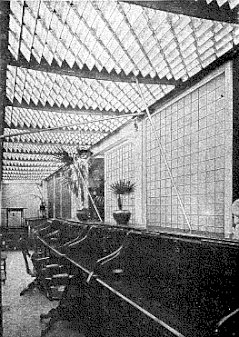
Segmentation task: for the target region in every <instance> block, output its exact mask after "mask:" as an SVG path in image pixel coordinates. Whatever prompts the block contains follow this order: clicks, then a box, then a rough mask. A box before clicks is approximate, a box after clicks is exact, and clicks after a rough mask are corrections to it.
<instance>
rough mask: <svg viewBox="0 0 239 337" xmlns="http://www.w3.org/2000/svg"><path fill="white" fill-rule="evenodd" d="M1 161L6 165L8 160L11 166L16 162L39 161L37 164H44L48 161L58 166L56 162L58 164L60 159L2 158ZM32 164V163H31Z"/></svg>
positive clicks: (20, 163) (47, 163)
mask: <svg viewBox="0 0 239 337" xmlns="http://www.w3.org/2000/svg"><path fill="white" fill-rule="evenodd" d="M3 162H4V165H8V164H7V163H6V162H10V163H9V164H10V165H11V164H13V166H14V165H15V164H16V165H18V164H19V165H22V164H24V165H25V163H31V164H33V163H36V164H37V163H39V164H43V163H44V164H46V165H49V163H51V164H56V165H55V166H58V164H60V161H57V160H39V159H38V160H36V159H25V158H10V159H8V158H4V159H3ZM33 166H34V165H33Z"/></svg>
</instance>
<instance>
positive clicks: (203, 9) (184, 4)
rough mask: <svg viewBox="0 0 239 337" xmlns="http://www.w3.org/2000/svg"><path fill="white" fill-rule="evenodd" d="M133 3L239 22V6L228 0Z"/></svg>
mask: <svg viewBox="0 0 239 337" xmlns="http://www.w3.org/2000/svg"><path fill="white" fill-rule="evenodd" d="M119 1H120V2H127V3H129V4H131V5H139V6H142V7H148V8H151V9H156V10H160V11H164V12H170V13H175V14H183V15H187V16H192V17H196V18H200V19H207V20H212V21H221V22H229V23H236V24H238V23H239V17H238V13H239V6H236V7H235V8H234V9H231V8H230V6H229V4H228V2H226V3H225V4H223V5H222V6H219V5H218V4H217V2H216V1H212V2H211V3H210V4H207V2H206V0H198V1H195V0H155V1H128V0H119Z"/></svg>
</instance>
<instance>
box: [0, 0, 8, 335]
mask: <svg viewBox="0 0 239 337" xmlns="http://www.w3.org/2000/svg"><path fill="white" fill-rule="evenodd" d="M9 13H10V1H1V2H0V136H1V135H2V134H3V122H4V112H5V101H6V71H7V62H8V29H9ZM2 158H3V142H2V141H0V194H1V195H2ZM0 200H2V198H0ZM0 206H1V207H0V208H1V209H2V204H1V205H0ZM1 222H2V219H1V212H0V226H1ZM2 335H3V327H2V282H0V337H1V336H2Z"/></svg>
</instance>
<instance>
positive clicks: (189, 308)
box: [37, 220, 239, 337]
mask: <svg viewBox="0 0 239 337" xmlns="http://www.w3.org/2000/svg"><path fill="white" fill-rule="evenodd" d="M37 243H38V246H39V247H40V249H41V250H45V254H46V255H48V256H51V258H53V259H55V260H54V261H56V260H59V261H61V264H63V265H65V266H67V268H68V275H71V278H70V279H69V283H68V287H66V290H65V291H68V290H69V287H70V284H71V282H73V284H75V283H76V282H77V280H79V283H80V287H81V296H80V298H81V300H80V301H79V307H78V309H77V310H78V311H79V312H81V317H82V313H84V315H83V316H84V317H88V319H89V322H90V323H89V324H90V325H91V326H93V327H94V329H93V332H92V330H91V332H90V335H91V336H94V335H97V336H101V335H102V336H112V334H114V335H115V336H137V337H138V336H168V337H171V336H174V337H175V336H177V337H183V336H184V337H189V336H190V337H191V336H194V337H199V336H200V337H201V336H205V337H210V336H224V335H225V333H226V335H227V336H233V333H234V331H238V325H237V323H236V322H237V319H236V318H238V317H237V313H238V307H239V301H238V291H237V287H238V279H239V278H238V276H239V275H238V274H239V269H238V257H239V244H238V243H237V242H231V241H227V240H220V241H219V240H216V239H207V238H202V237H192V236H187V235H184V236H180V235H173V234H153V233H149V232H147V231H142V230H138V229H133V228H127V227H124V228H123V227H116V226H115V227H113V226H107V225H104V224H94V223H92V224H90V223H85V224H79V223H75V224H74V223H72V222H66V221H60V220H51V221H50V220H48V221H46V223H45V224H43V225H41V227H39V228H38V234H37ZM63 297H64V294H63ZM77 310H76V313H77ZM234 313H235V314H234Z"/></svg>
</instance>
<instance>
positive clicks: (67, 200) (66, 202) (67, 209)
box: [62, 184, 71, 219]
mask: <svg viewBox="0 0 239 337" xmlns="http://www.w3.org/2000/svg"><path fill="white" fill-rule="evenodd" d="M62 218H65V219H70V218H71V192H70V189H69V187H68V186H67V185H66V184H62Z"/></svg>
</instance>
